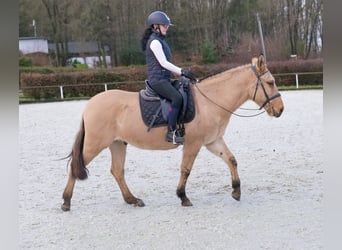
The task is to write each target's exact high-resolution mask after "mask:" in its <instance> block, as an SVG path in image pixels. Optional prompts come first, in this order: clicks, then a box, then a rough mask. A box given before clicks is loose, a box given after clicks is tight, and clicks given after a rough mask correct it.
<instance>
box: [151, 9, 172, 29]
mask: <svg viewBox="0 0 342 250" xmlns="http://www.w3.org/2000/svg"><path fill="white" fill-rule="evenodd" d="M152 24H164V25H168V26H170V25H172V23H171V20H170V18H169V17H168V16H167V15H166V14H165V13H164V12H162V11H154V12H152V13H151V14H150V15H149V16H148V18H147V25H148V26H151V25H152Z"/></svg>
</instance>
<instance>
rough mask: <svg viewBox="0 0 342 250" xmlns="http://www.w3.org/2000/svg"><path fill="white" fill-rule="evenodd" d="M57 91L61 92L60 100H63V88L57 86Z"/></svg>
mask: <svg viewBox="0 0 342 250" xmlns="http://www.w3.org/2000/svg"><path fill="white" fill-rule="evenodd" d="M59 90H60V92H61V99H64V95H63V86H59Z"/></svg>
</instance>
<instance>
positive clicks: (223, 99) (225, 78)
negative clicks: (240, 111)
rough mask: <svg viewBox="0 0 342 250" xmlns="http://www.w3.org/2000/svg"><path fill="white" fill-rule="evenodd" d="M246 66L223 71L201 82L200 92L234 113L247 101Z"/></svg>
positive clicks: (247, 78)
mask: <svg viewBox="0 0 342 250" xmlns="http://www.w3.org/2000/svg"><path fill="white" fill-rule="evenodd" d="M247 67H248V66H247V65H246V66H240V67H238V68H235V69H232V70H229V71H225V72H223V73H220V74H218V75H215V76H213V77H211V78H208V79H207V80H206V81H205V82H203V86H200V89H203V90H202V92H203V93H205V95H206V96H207V97H208V98H209V99H211V100H212V101H214V102H215V103H217V104H219V105H220V106H223V107H225V108H226V109H228V110H231V111H235V110H236V109H237V108H239V107H240V106H241V105H242V104H243V103H244V102H246V101H247V99H248V81H249V78H250V74H248V73H247V70H248V69H247Z"/></svg>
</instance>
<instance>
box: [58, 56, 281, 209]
mask: <svg viewBox="0 0 342 250" xmlns="http://www.w3.org/2000/svg"><path fill="white" fill-rule="evenodd" d="M191 91H192V93H193V96H194V102H195V110H196V114H195V117H194V119H193V120H192V121H191V122H189V123H186V124H185V131H186V133H185V136H184V143H183V145H182V146H183V153H182V161H181V165H180V177H179V183H178V186H177V189H176V194H177V196H178V197H179V198H180V200H181V205H182V206H192V205H193V204H192V203H191V201H190V199H189V198H188V197H187V195H186V191H185V188H186V184H187V179H188V177H189V175H190V173H191V169H192V167H193V163H194V161H195V158H196V156H197V155H198V153H199V151H200V149H201V147H202V146H205V147H206V148H207V149H208V150H209V151H210V152H211V153H213V154H214V155H216V156H218V157H219V158H221V159H222V160H223V161H224V162H225V163H226V164H227V165H228V167H229V170H230V174H231V183H232V189H233V191H232V194H231V195H232V197H233V198H234V199H235V200H237V201H239V200H240V197H241V189H240V178H239V175H238V171H237V166H238V164H237V160H236V159H235V156H234V155H233V154H232V152H231V151H230V150H229V148H228V147H227V145H226V143H225V141H224V139H223V135H224V133H225V130H226V127H227V125H228V122H229V120H230V117H231V115H232V114H234V111H236V110H237V109H238V108H239V107H240V106H241V105H242V104H243V103H245V102H246V101H248V100H252V101H254V102H255V103H256V104H257V105H258V106H259V107H260V108H259V109H260V110H261V109H263V111H266V113H267V114H268V115H269V116H271V117H280V116H281V114H282V112H283V110H284V104H283V101H282V98H281V95H280V93H279V91H278V89H277V86H276V83H275V79H274V77H273V75H272V74H271V72H270V71H269V70H268V68H267V64H266V61H265V57H264V56H263V55H262V54H260V55H258V56H254V57H252V60H251V63H249V64H245V65H241V66H237V67H235V68H231V69H229V70H226V71H223V72H221V73H218V74H216V75H213V76H210V77H208V78H206V79H203V80H201V81H200V82H198V83H194V84H191ZM138 99H139V94H138V92H129V91H123V90H117V89H116V90H108V91H105V92H101V93H98V94H96V95H95V96H93V97H92V98H90V99H89V100H88V102H87V104H86V106H85V108H84V110H83V114H82V119H81V124H80V128H79V131H78V132H77V134H76V138H75V141H74V144H73V147H72V150H71V153H70V155H69V163H68V164H70V166H69V171H68V180H67V184H66V186H65V189H64V192H63V200H64V203H63V204H62V206H61V209H62V210H63V211H69V210H70V207H71V198H72V194H73V189H74V185H75V182H76V180H78V179H79V180H84V179H86V178H87V177H88V169H87V167H86V166H87V165H88V164H89V163H90V162H91V161H92V160H93V159H94V158H95V157H96V156H97V155H98V154H99V153H100V152H101V151H102V150H104V149H105V148H109V150H110V152H111V169H110V171H111V174H112V175H113V176H114V179H115V180H116V181H117V183H118V185H119V188H120V191H121V194H122V196H123V199H124V201H125V202H126V203H128V204H131V205H134V206H137V207H143V206H145V204H144V202H143V200H142V199H140V198H137V197H135V196H134V195H133V194H132V192H131V191H130V189H129V187H128V186H127V184H126V180H125V176H124V165H125V158H126V150H127V145H128V144H130V145H133V146H135V147H137V148H141V149H146V150H170V149H175V148H176V147H179V146H180V145H174V144H172V143H170V142H166V141H165V134H166V132H167V127H166V126H160V127H157V128H153V129H151V130H150V131H149V132H148V131H147V126H146V125H145V124H144V123H143V120H142V117H141V113H140V107H139V100H138Z"/></svg>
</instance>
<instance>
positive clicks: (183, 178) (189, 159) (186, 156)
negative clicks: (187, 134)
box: [177, 144, 201, 207]
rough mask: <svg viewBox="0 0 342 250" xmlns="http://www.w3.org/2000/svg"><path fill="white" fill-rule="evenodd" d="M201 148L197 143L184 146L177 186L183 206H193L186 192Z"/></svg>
mask: <svg viewBox="0 0 342 250" xmlns="http://www.w3.org/2000/svg"><path fill="white" fill-rule="evenodd" d="M200 148H201V145H195V144H191V145H184V147H183V158H182V164H181V169H180V173H181V174H180V179H179V183H178V187H177V196H178V197H179V198H180V199H181V201H182V206H185V207H187V206H192V203H191V201H190V200H189V199H188V197H187V196H186V194H185V186H186V182H187V180H188V177H189V175H190V172H191V169H192V166H193V164H194V161H195V159H196V156H197V154H198V152H199V150H200Z"/></svg>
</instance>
